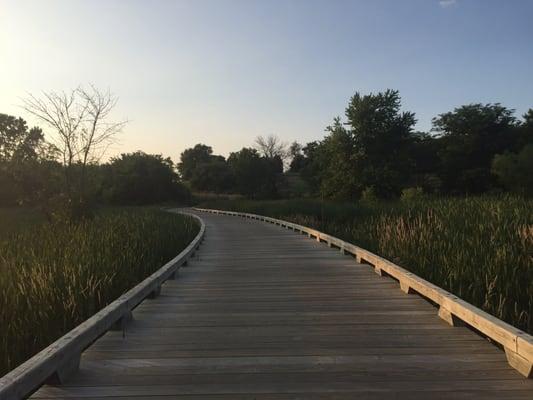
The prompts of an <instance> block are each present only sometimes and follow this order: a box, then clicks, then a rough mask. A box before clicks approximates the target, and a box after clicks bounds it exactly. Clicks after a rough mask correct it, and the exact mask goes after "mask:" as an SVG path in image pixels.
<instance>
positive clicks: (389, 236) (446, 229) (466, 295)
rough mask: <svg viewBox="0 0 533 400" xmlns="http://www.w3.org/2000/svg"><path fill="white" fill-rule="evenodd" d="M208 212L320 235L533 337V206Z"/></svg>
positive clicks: (429, 203)
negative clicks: (253, 216)
mask: <svg viewBox="0 0 533 400" xmlns="http://www.w3.org/2000/svg"><path fill="white" fill-rule="evenodd" d="M202 206H206V207H212V208H220V209H226V210H239V211H243V212H251V213H257V214H263V215H268V216H271V217H276V218H281V219H286V220H289V221H292V222H296V223H299V224H301V225H307V226H310V227H313V228H316V229H319V230H322V231H324V232H326V233H329V234H331V235H334V236H337V237H339V238H341V239H344V240H346V241H349V242H352V243H354V244H356V245H358V246H360V247H363V248H366V249H368V250H370V251H373V252H375V253H377V254H379V255H382V256H384V257H386V258H388V259H390V260H391V261H393V262H395V263H397V264H398V265H401V266H403V267H405V268H407V269H408V270H410V271H412V272H414V273H416V274H418V275H419V276H421V277H423V278H424V279H427V280H429V281H430V282H433V283H434V284H436V285H438V286H440V287H442V288H444V289H446V290H448V291H450V292H452V293H454V294H456V295H457V296H459V297H461V298H463V299H464V300H466V301H468V302H470V303H472V304H474V305H476V306H478V307H480V308H482V309H483V310H485V311H487V312H489V313H491V314H493V315H495V316H496V317H498V318H500V319H502V320H504V321H506V322H509V323H511V324H513V325H515V326H516V327H518V328H520V329H523V330H525V331H527V332H529V333H533V318H532V317H533V201H532V200H525V199H521V198H516V197H498V198H496V197H475V198H466V199H456V198H452V199H417V200H413V201H398V202H376V201H369V202H360V203H356V204H354V203H332V202H325V203H321V202H320V201H315V200H283V201H262V202H253V201H244V200H240V201H225V202H223V201H218V202H206V203H204V204H203V205H202Z"/></svg>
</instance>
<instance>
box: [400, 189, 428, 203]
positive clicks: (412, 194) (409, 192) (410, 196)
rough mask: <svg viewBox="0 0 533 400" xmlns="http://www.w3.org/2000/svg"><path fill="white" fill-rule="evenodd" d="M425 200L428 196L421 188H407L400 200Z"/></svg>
mask: <svg viewBox="0 0 533 400" xmlns="http://www.w3.org/2000/svg"><path fill="white" fill-rule="evenodd" d="M425 198H426V194H425V193H424V190H423V189H422V188H421V187H410V188H405V189H403V190H402V195H401V196H400V199H401V200H402V201H406V202H411V201H418V200H424V199H425Z"/></svg>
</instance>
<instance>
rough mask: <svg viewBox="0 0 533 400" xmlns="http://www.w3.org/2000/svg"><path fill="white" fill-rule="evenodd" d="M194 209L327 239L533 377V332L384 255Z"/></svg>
mask: <svg viewBox="0 0 533 400" xmlns="http://www.w3.org/2000/svg"><path fill="white" fill-rule="evenodd" d="M195 210H197V211H203V212H208V213H215V214H223V215H233V216H238V217H243V218H251V219H256V220H260V221H266V222H269V223H272V224H275V225H279V226H281V227H285V228H287V229H292V230H294V231H297V232H301V233H304V234H307V235H308V236H309V237H310V238H314V239H316V240H317V241H319V242H325V243H327V244H328V246H330V247H337V248H338V249H340V251H341V252H342V253H343V254H346V253H348V254H351V255H353V256H354V257H355V259H356V261H357V262H358V263H365V264H369V265H371V266H372V267H373V268H374V270H375V272H376V273H377V274H379V275H388V276H390V277H392V278H394V279H396V280H397V281H398V282H399V283H400V288H401V290H402V291H404V292H405V293H407V294H418V295H421V296H423V297H424V298H426V299H429V300H430V301H431V302H433V303H434V304H436V305H437V306H438V307H439V311H438V315H439V317H441V318H442V319H443V320H445V321H446V322H448V323H449V324H450V325H452V326H457V325H459V324H466V325H468V326H470V327H472V328H474V329H475V330H477V331H478V332H480V333H481V334H483V335H484V336H486V337H487V338H489V339H490V340H491V341H493V342H495V343H497V344H499V345H500V346H501V347H503V349H504V350H505V355H506V356H507V361H508V362H509V364H510V365H511V367H513V368H514V369H516V370H517V371H518V372H520V373H521V374H522V375H524V376H526V377H529V378H531V377H532V366H533V337H532V336H531V335H529V334H527V333H525V332H523V331H521V330H520V329H517V328H515V327H513V326H511V325H509V324H507V323H505V322H503V321H501V320H500V319H498V318H496V317H494V316H492V315H490V314H488V313H486V312H484V311H482V310H480V309H479V308H477V307H475V306H473V305H472V304H470V303H467V302H466V301H464V300H462V299H460V298H459V297H457V296H455V295H453V294H452V293H449V292H447V291H446V290H444V289H442V288H440V287H438V286H436V285H433V284H432V283H430V282H428V281H426V280H424V279H422V278H420V277H419V276H417V275H415V274H413V273H411V272H409V271H407V270H406V269H404V268H402V267H399V266H398V265H396V264H394V263H392V262H391V261H389V260H386V259H384V258H383V257H380V256H378V255H376V254H374V253H371V252H370V251H368V250H365V249H362V248H360V247H357V246H355V245H354V244H352V243H348V242H345V241H344V240H341V239H339V238H336V237H334V236H331V235H328V234H325V233H323V232H320V231H317V230H315V229H312V228H308V227H306V226H302V225H298V224H294V223H292V222H287V221H283V220H279V219H275V218H270V217H265V216H262V215H256V214H250V213H242V212H234V211H222V210H212V209H203V208H196V209H195Z"/></svg>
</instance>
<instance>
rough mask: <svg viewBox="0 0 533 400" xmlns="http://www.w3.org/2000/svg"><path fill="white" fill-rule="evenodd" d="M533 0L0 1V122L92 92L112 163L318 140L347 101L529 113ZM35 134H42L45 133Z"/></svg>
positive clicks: (425, 110)
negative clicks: (81, 90)
mask: <svg viewBox="0 0 533 400" xmlns="http://www.w3.org/2000/svg"><path fill="white" fill-rule="evenodd" d="M532 21H533V0H365V1H363V0H360V1H357V0H352V1H348V0H336V1H335V0H323V1H315V0H292V1H291V0H285V1H277V0H268V1H267V0H261V1H252V0H241V1H239V0H227V1H225V0H211V1H208V0H192V1H171V0H159V1H157V0H152V1H148V0H146V1H133V0H130V1H127V0H120V1H119V0H105V1H103V0H102V1H101V0H90V1H89V0H87V1H74V0H68V1H55V0H47V1H42V0H40V1H27V0H0V113H6V114H11V115H16V116H22V117H24V118H25V119H27V120H28V121H29V122H30V124H32V125H33V124H35V121H34V120H33V119H32V118H30V116H29V115H27V113H26V112H25V111H24V110H22V109H21V107H20V106H21V103H22V101H21V99H22V98H24V97H25V96H27V94H28V93H32V94H39V93H42V92H49V91H61V90H67V91H68V90H70V89H73V88H75V87H77V86H78V85H80V84H82V85H87V84H94V85H95V86H97V87H99V88H102V89H108V88H109V89H110V90H111V91H112V92H113V93H114V94H115V95H116V96H117V97H118V98H119V102H118V105H117V107H116V109H115V111H114V113H113V115H112V116H113V118H114V119H115V120H122V119H127V120H128V121H129V122H128V124H127V126H126V128H125V129H124V132H123V133H122V134H121V136H120V138H119V142H118V144H116V145H115V146H114V147H112V148H111V150H110V153H109V156H112V155H114V154H118V153H122V152H130V151H135V150H143V151H145V152H147V153H157V154H163V155H164V156H170V157H171V158H172V159H174V160H175V161H177V160H178V159H179V155H180V153H181V152H182V151H183V150H184V149H185V148H188V147H192V146H194V145H195V144H196V143H205V144H208V145H210V146H212V147H213V149H214V152H215V153H216V154H223V155H227V154H229V152H231V151H237V150H239V149H240V148H242V147H243V146H251V145H253V142H254V138H255V137H257V136H258V135H269V134H275V135H277V136H279V137H280V138H282V139H283V140H284V141H286V142H292V141H294V140H297V141H299V142H301V143H306V142H309V141H312V140H317V139H321V138H322V137H323V136H324V135H325V132H324V129H325V128H326V126H328V125H329V124H331V122H332V121H333V118H334V117H336V116H338V115H340V116H343V115H344V109H345V107H346V105H347V102H348V101H349V98H350V97H351V96H352V95H353V94H354V93H355V92H356V91H359V92H362V93H369V92H376V91H382V90H385V89H387V88H391V89H397V90H399V91H400V95H401V97H402V108H403V109H404V110H406V111H413V112H415V113H416V116H417V119H418V123H417V126H416V128H417V129H419V130H429V129H430V128H431V119H432V118H433V117H435V116H436V115H438V114H439V113H443V112H447V111H450V110H453V108H455V107H457V106H460V105H462V104H468V103H477V102H481V103H488V102H491V103H492V102H500V103H502V104H503V105H505V106H507V107H510V108H513V109H516V110H517V115H518V116H520V115H521V114H523V113H524V112H525V111H526V110H527V109H528V108H530V107H533V74H532V72H533V22H532ZM45 132H46V133H47V134H49V133H50V129H48V128H45Z"/></svg>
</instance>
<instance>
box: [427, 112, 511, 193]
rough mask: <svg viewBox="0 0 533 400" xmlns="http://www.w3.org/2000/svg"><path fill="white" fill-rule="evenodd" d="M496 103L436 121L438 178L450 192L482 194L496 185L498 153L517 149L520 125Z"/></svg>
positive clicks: (434, 125) (438, 118)
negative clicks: (494, 174) (494, 168)
mask: <svg viewBox="0 0 533 400" xmlns="http://www.w3.org/2000/svg"><path fill="white" fill-rule="evenodd" d="M513 113H514V110H510V109H508V108H506V107H503V106H501V105H500V104H498V103H495V104H468V105H464V106H461V107H458V108H456V109H454V110H453V111H451V112H447V113H444V114H440V115H439V116H438V117H436V118H434V119H433V131H435V132H436V133H437V135H438V139H437V140H438V143H439V150H438V156H439V159H440V166H439V175H440V176H441V178H442V180H443V185H444V190H445V191H446V192H450V193H481V192H484V191H486V190H488V189H489V188H490V187H491V186H492V185H493V183H494V182H493V178H492V176H491V174H490V166H491V162H492V159H493V157H494V155H495V154H499V153H503V152H504V151H506V150H512V149H515V148H516V145H517V143H518V137H519V131H518V129H517V128H518V122H517V120H516V118H515V117H514V116H513Z"/></svg>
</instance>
